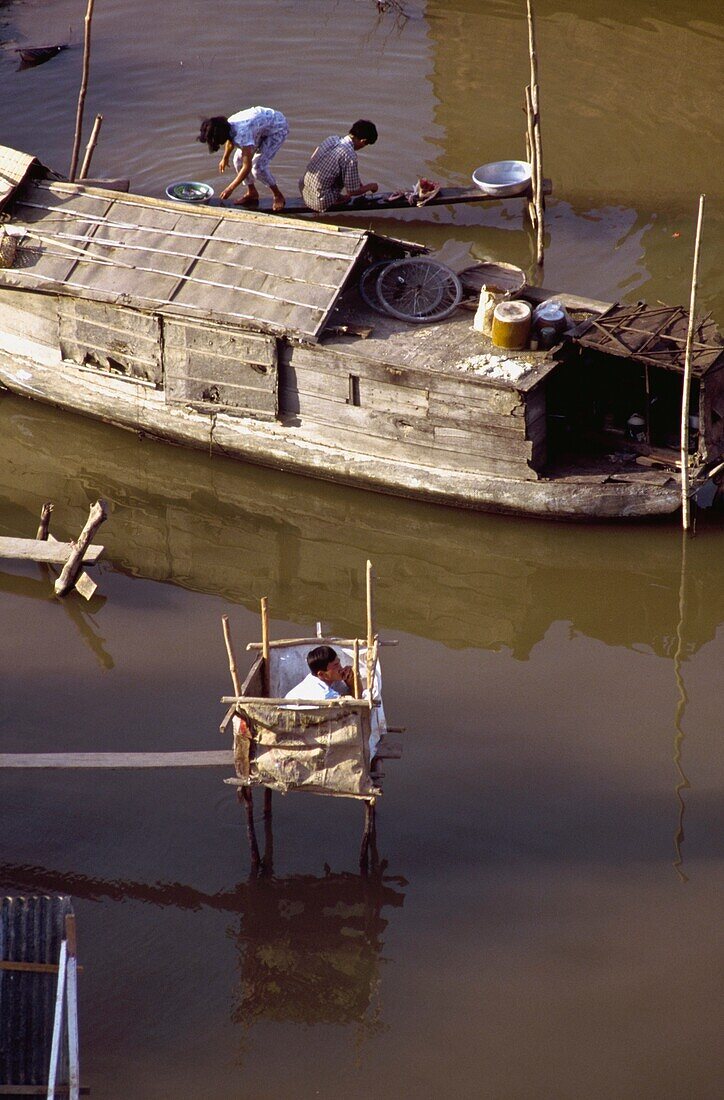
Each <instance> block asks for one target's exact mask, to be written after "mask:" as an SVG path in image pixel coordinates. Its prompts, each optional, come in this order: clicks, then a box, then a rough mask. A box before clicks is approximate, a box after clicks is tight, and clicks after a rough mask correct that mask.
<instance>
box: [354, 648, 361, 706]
mask: <svg viewBox="0 0 724 1100" xmlns="http://www.w3.org/2000/svg"><path fill="white" fill-rule="evenodd" d="M352 676H353V683H354V689H353V690H354V697H355V699H359V698H360V697H361V696H360V690H361V689H360V682H359V638H355V640H354V646H353V647H352Z"/></svg>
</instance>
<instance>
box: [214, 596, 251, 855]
mask: <svg viewBox="0 0 724 1100" xmlns="http://www.w3.org/2000/svg"><path fill="white" fill-rule="evenodd" d="M221 626H222V628H223V631H224V642H225V644H226V653H227V656H228V658H229V672H230V673H231V682H232V684H233V686H234V694H235V695H236V696H240V695H241V680H240V679H239V672H238V669H237V667H236V657H235V656H234V647H233V645H232V642H231V631H230V629H229V616H228V615H222V616H221ZM243 740H244V745H245V748H246V752H245V753H244V755H243V757H242V760H241V770H242V773H243V775H242V778H244V779H248V778H249V744H250V741H251V738H250V737H249V736H248V730H247V731H246V734H245V736H244V738H243ZM236 796H237V798H238V800H239V802H243V804H244V806H245V808H246V832H247V836H248V838H249V850H250V852H251V863H252V866H253V867H258V866H259V861H260V856H259V843H258V841H257V839H256V829H255V828H254V796H253V794H252V792H251V788H250V787H239V788H238V789H237V792H236Z"/></svg>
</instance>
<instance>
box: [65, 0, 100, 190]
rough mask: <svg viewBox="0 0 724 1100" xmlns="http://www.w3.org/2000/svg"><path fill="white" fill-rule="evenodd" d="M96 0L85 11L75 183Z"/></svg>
mask: <svg viewBox="0 0 724 1100" xmlns="http://www.w3.org/2000/svg"><path fill="white" fill-rule="evenodd" d="M94 3H95V0H88V7H87V8H86V12H85V31H84V35H83V75H82V77H81V81H80V91H79V92H78V107H77V110H76V114H75V136H74V138H73V154H72V156H71V158H70V170H69V172H68V179H69V180H70V181H71V183H73V182H74V181H75V173H76V169H77V167H78V156H79V154H80V138H81V133H82V130H83V109H84V107H85V96H86V92H87V91H88V72H89V70H90V51H91V21H92V19H93V5H94Z"/></svg>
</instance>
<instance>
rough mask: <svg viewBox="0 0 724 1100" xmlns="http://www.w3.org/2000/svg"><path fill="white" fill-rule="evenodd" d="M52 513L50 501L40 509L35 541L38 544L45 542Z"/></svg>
mask: <svg viewBox="0 0 724 1100" xmlns="http://www.w3.org/2000/svg"><path fill="white" fill-rule="evenodd" d="M52 511H53V505H52V503H51V501H49V500H48V501H46V502H45V504H44V505H43V507H42V508H41V509H40V524H39V525H38V533H37V534H36V536H35V537H36V539H38V541H39V542H47V539H48V528H49V527H50V516H51V513H52Z"/></svg>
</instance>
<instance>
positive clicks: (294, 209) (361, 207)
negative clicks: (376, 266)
mask: <svg viewBox="0 0 724 1100" xmlns="http://www.w3.org/2000/svg"><path fill="white" fill-rule="evenodd" d="M395 193H396V192H386V193H384V194H382V195H374V196H371V197H369V198H367V197H363V196H360V197H359V198H356V199H355V200H354V201H353V202H351V203H344V204H343V205H341V206H333V207H332V208H331V209H330V210H326V211H325V212H324V213H323V214H320V213H319V212H318V211H317V210H310V208H309V207H308V206H307V205H306V204H305V203H304V201H303V200H302V199H301V198H299V199H297V198H294V199H287V202H286V206H285V207H284V209H283V210H281V211H276V213H277V215H281V216H283V215H285V214H287V215H288V214H291V215H293V216H294V217H295V218H298V217H302V218H305V217H314V218H325V217H329V216H330V215H332V216H334V217H335V218H336V217H337V216H338V215H339V214H357V213H360V212H361V213H367V212H368V211H370V210H379V211H381V212H384V211H385V210H420V209H424V208H425V207H426V206H454V205H457V204H458V203H471V202H507V201H508V199H528V198H530V196H531V190H530V188H528V189H527V190H526V191H523V192H521V194H520V195H507V196H504V197H502V198H501V196H500V195H488V194H486V193H485V192H484V191H481V190H480V188H478V187H441V188H440V190H439V191H438V193H437V195H435V198H434V199H429V200H428V202H426V203H423V204H422V206H417V205H415V204H414V203H413V204H412V206H411V205H410V203H409V202H408V201H407V199H405V198H401V199H392V200H390V198H389V196H390V194H395ZM552 193H553V184H552V183H551V181H550V180H548V179H546V180H543V194H544V195H550V194H552ZM271 203H272V200H271V199H262V200H261V201H260V202H259V205H258V206H257V207H255V208H254V209H255V210H257V211H259V212H260V213H267V214H269V213H272V209H271ZM209 205H211V206H217V205H218V206H228V207H232V208H233V205H234V204H233V203H231V202H228V203H222V202H220V201H219V200H218V199H217V200H212V202H211V203H210V204H209Z"/></svg>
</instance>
